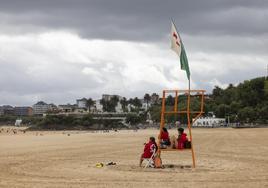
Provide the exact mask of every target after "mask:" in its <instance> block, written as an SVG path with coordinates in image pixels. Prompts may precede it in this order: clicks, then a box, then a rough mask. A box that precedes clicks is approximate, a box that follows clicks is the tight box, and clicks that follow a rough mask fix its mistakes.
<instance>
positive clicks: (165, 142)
mask: <svg viewBox="0 0 268 188" xmlns="http://www.w3.org/2000/svg"><path fill="white" fill-rule="evenodd" d="M160 140H161V141H160V146H161V148H166V147H167V146H170V145H171V143H170V139H169V133H168V130H167V128H165V127H163V128H162V131H161V134H160Z"/></svg>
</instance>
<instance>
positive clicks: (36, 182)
mask: <svg viewBox="0 0 268 188" xmlns="http://www.w3.org/2000/svg"><path fill="white" fill-rule="evenodd" d="M0 128H1V127H0ZM6 129H8V128H6V127H5V130H6ZM11 129H12V128H11ZM11 129H10V131H9V132H8V133H7V132H6V131H2V132H1V133H0V187H109V188H115V187H120V188H123V187H153V188H158V187H159V188H160V187H255V188H256V187H268V129H267V128H256V129H232V128H225V129H223V128H218V129H193V142H194V149H195V153H196V165H197V166H196V168H195V169H193V168H191V165H192V158H191V152H190V151H180V152H165V153H164V152H163V153H162V155H161V157H162V161H163V164H164V165H165V166H166V168H164V169H153V168H148V169H143V168H140V167H139V166H138V163H139V157H140V154H141V152H142V150H143V143H144V142H146V141H147V139H148V137H149V136H157V134H158V130H153V129H151V130H139V131H137V132H134V131H132V130H123V131H118V132H114V131H110V132H109V133H103V132H86V131H65V132H64V131H58V132H53V131H43V132H26V133H23V132H22V131H18V132H17V133H16V134H14V133H13V132H12V131H11ZM170 134H171V135H172V134H176V130H171V131H170ZM98 162H102V163H104V164H107V163H109V162H114V163H116V165H111V166H104V167H102V168H97V167H96V163H98ZM172 165H173V166H172Z"/></svg>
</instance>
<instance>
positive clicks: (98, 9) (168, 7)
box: [0, 0, 268, 41]
mask: <svg viewBox="0 0 268 188" xmlns="http://www.w3.org/2000/svg"><path fill="white" fill-rule="evenodd" d="M0 10H1V12H2V13H4V14H7V15H8V18H6V19H5V18H4V17H3V18H1V19H0V21H1V22H6V21H7V19H8V22H11V23H13V24H16V27H25V30H27V28H29V27H30V28H31V30H29V32H31V31H32V28H33V27H36V28H37V30H38V29H42V28H44V27H47V28H48V29H53V30H54V29H67V30H74V31H76V32H78V33H80V35H82V36H84V37H86V38H102V39H111V40H114V39H119V40H143V41H144V40H146V41H157V40H159V39H161V38H163V37H165V35H166V33H167V32H169V25H170V18H174V19H175V20H176V23H177V25H178V26H179V28H181V32H182V33H187V34H190V35H241V34H244V35H249V36H255V35H259V34H263V33H267V31H268V25H267V24H266V18H267V10H268V2H267V1H262V0H256V1H251V0H247V1H242V0H240V1H232V0H228V1H220V0H205V1H176V0H169V1H160V0H158V1H156V0H147V1H142V0H135V1H124V0H112V1H104V0H90V1H85V0H77V1H72V0H67V1H66V0H64V1H63V0H56V1H36V0H27V1H20V0H10V1H2V2H1V7H0Z"/></svg>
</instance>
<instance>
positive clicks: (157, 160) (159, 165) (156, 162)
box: [154, 155, 162, 168]
mask: <svg viewBox="0 0 268 188" xmlns="http://www.w3.org/2000/svg"><path fill="white" fill-rule="evenodd" d="M154 167H155V168H162V160H161V158H160V157H159V156H158V155H156V157H155V158H154Z"/></svg>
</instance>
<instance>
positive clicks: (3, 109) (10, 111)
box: [0, 105, 14, 115]
mask: <svg viewBox="0 0 268 188" xmlns="http://www.w3.org/2000/svg"><path fill="white" fill-rule="evenodd" d="M0 115H14V108H13V107H12V106H10V105H4V106H0Z"/></svg>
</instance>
